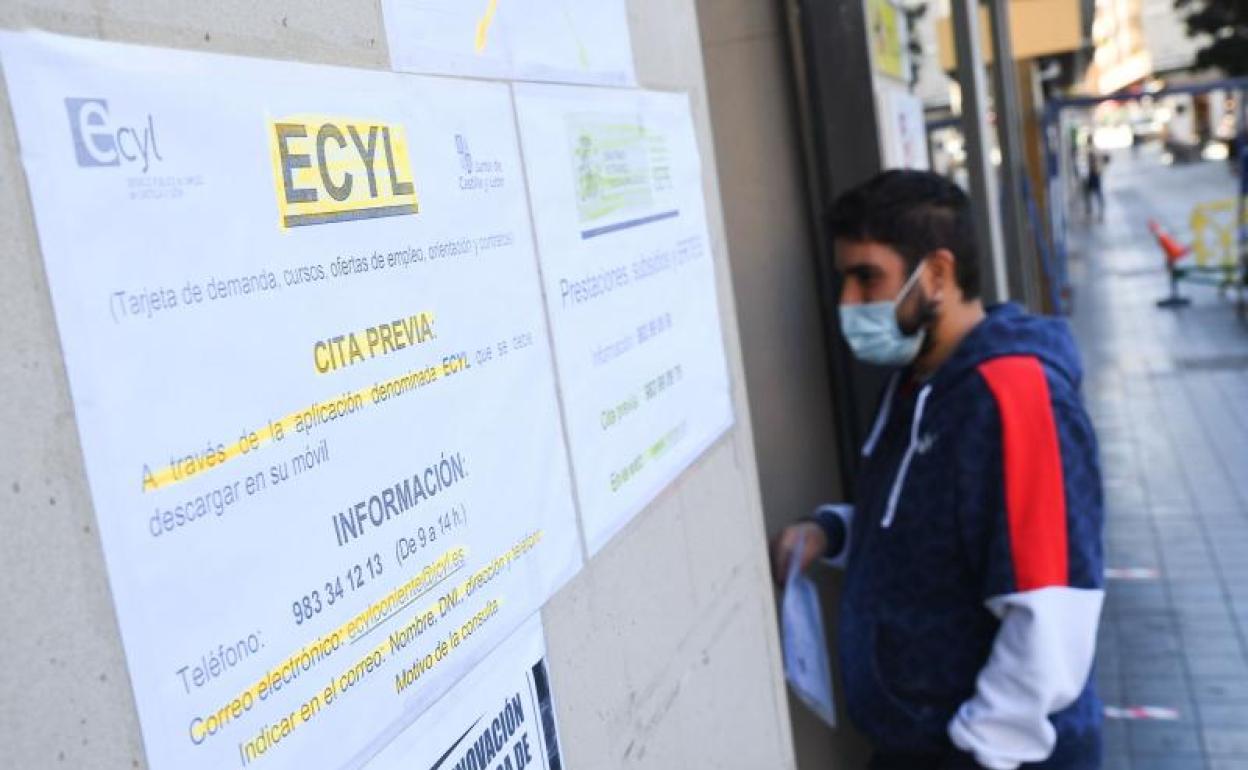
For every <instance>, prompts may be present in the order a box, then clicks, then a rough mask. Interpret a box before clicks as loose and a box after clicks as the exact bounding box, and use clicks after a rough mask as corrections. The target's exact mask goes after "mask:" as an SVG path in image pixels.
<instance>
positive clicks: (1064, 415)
mask: <svg viewBox="0 0 1248 770" xmlns="http://www.w3.org/2000/svg"><path fill="white" fill-rule="evenodd" d="M1081 376H1082V371H1081V366H1080V362H1079V355H1078V352H1077V350H1076V348H1075V344H1074V341H1073V339H1072V338H1071V335H1070V333H1069V331H1068V328H1067V326H1066V324H1065V323H1064V322H1062V321H1059V320H1055V319H1050V318H1043V317H1037V316H1032V315H1028V314H1027V313H1025V312H1024V311H1023V310H1022V309H1020V308H1019V307H1018V306H1016V305H1002V306H997V307H994V308H991V309H990V310H989V312H988V315H987V317H986V318H985V320H983V321H982V322H981V323H979V324H978V325H977V326H976V327H975V328H974V329H973V330H972V331H971V332H970V334H969V335H968V336H967V337H966V339H965V340H963V342H962V343H961V344H960V346H959V347H958V348H957V350H956V351H955V352H954V354H953V355H952V356H951V358H950V359H949V360H948V361H947V362H945V364H944V365H942V366H941V367H940V368H939V369H938V370H937V372H936V373H935V374H934V375H933V376H932V377H931V378H930V380H928V381H927V382H926V383H912V382H911V381H910V376H909V373H908V372H902V373H900V374H899V375H897V376H896V377H895V378H894V379H893V381H892V383H891V384H890V386H889V389H888V392H887V394H886V395H885V398H884V401H883V403H882V404H881V406H880V410H879V413H878V415H877V418H876V424H875V427H874V428H873V430H872V433H871V436H870V437H869V439H868V441H867V443H866V445H865V446H864V447H863V457H862V462H861V467H860V471H859V478H858V483H857V500H856V501H855V509H856V512H855V514H854V517H853V521H852V528H851V530H850V532H849V536H848V540H849V554H848V565H847V573H846V580H845V586H844V592H843V595H842V601H841V613H840V639H839V641H840V644H839V650H840V659H841V670H842V674H843V679H844V686H845V691H846V692H845V695H846V703H847V707H848V710H849V714H850V717H851V719H852V720H853V721H854V722H855V724H856V725H857V726H858V727H859V728H860V729H861V730H863V731H864V732H865V733H866V734H867V735H868V737H869V738H870V739H871V740H872V742H873V743H874V744H875V746H876V748H877V749H879V750H881V751H885V752H906V753H908V752H914V753H926V754H940V753H942V752H949V751H951V750H952V745H951V743H950V738H949V734H948V727H949V723H950V720H951V719H953V717H954V715H955V714H956V713H957V712H958V709H959V706H960V705H961V704H963V703H964V702H966V701H967V700H968V699H970V698H972V696H974V695H975V693H976V680H977V676H978V675H979V674H980V672H981V670H982V669H984V667H985V665H986V663H987V662H988V659H989V656H990V654H991V653H992V650H993V644H994V640H995V638H996V635H997V631H998V629H999V628H1000V626H1001V620H1000V618H999V617H998V615H997V614H994V612H992V611H990V609H989V608H988V606H987V605H986V602H988V601H989V600H990V599H993V598H994V597H1003V596H1008V595H1017V594H1021V593H1025V592H1029V591H1038V590H1041V589H1045V588H1055V587H1070V588H1076V589H1102V588H1103V574H1104V568H1103V557H1102V545H1101V530H1102V519H1103V510H1102V509H1103V504H1102V495H1101V484H1100V471H1099V466H1098V460H1097V447H1096V439H1095V436H1094V434H1093V430H1092V427H1091V424H1090V421H1089V419H1088V417H1087V414H1086V412H1085V410H1084V408H1083V405H1082V402H1081V398H1080V394H1079V388H1080V380H1081ZM819 522H820V523H821V524H822V525H823V526H824V529H825V531H826V532H827V534H828V536H829V544H830V546H829V554H835V553H836V552H837V551H839V550H841V547H842V546H843V545H844V541H845V539H846V529H845V525H844V523H843V522H842V521H840V520H837V519H834V518H833V517H830V516H827V515H822V516H820V517H819ZM1097 611H1099V604H1098V605H1097ZM1073 620H1075V619H1072V621H1073ZM1078 622H1086V620H1079V621H1078ZM1091 625H1092V628H1091V629H1086V630H1087V631H1088V632H1089V633H1091V634H1093V636H1094V635H1095V619H1094V618H1093V619H1091ZM1088 655H1089V657H1090V655H1091V653H1088ZM1076 688H1077V685H1076ZM1049 721H1050V723H1051V724H1052V725H1053V727H1054V728H1055V730H1056V734H1057V744H1056V748H1055V749H1054V750H1053V753H1052V754H1051V755H1050V757H1049V759H1048V760H1046V761H1044V762H1042V763H1039V764H1030V765H1025V767H1043V768H1063V770H1066V769H1068V768H1094V767H1099V744H1100V723H1101V706H1100V703H1099V700H1098V699H1097V696H1096V694H1095V692H1094V688H1093V684H1092V678H1091V677H1090V676H1089V678H1088V680H1087V682H1086V684H1084V686H1083V690H1082V693H1081V694H1079V695H1078V697H1077V698H1075V699H1074V702H1073V703H1070V705H1068V706H1066V707H1064V708H1063V709H1062V710H1060V711H1059V712H1058V713H1055V714H1052V715H1050V717H1049ZM1092 756H1095V757H1096V758H1095V761H1094V762H1093V763H1092V764H1089V763H1088V757H1092Z"/></svg>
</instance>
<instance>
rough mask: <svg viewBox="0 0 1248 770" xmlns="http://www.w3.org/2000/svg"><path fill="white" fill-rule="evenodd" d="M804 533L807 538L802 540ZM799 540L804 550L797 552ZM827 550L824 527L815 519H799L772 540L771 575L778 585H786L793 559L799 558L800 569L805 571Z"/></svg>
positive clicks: (826, 537)
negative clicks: (814, 520) (785, 581)
mask: <svg viewBox="0 0 1248 770" xmlns="http://www.w3.org/2000/svg"><path fill="white" fill-rule="evenodd" d="M803 535H804V536H805V540H802V536H803ZM799 540H800V541H802V552H801V553H795V551H796V550H797V543H798V541H799ZM827 550H828V536H827V535H825V534H824V533H823V527H820V526H819V525H818V524H816V523H814V522H813V521H799V522H798V523H796V524H790V525H789V526H787V527H785V528H784V529H783V530H781V532H780V534H779V535H776V537H775V539H774V540H772V541H771V576H772V578H773V579H774V580H775V581H776V585H784V580H785V578H786V577H788V575H789V564H790V563H791V562H792V560H793V559H798V564H799V565H800V569H801V570H802V571H803V572H805V571H806V569H807V568H808V567H810V565H811V564H812V563H814V561H815V559H818V558H819V557H820V556H823V554H824V552H825V551H827Z"/></svg>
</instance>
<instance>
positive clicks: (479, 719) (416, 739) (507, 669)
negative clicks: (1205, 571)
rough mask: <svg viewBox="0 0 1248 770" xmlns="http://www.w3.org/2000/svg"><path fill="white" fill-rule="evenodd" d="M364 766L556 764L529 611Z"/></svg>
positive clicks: (525, 767) (518, 767)
mask: <svg viewBox="0 0 1248 770" xmlns="http://www.w3.org/2000/svg"><path fill="white" fill-rule="evenodd" d="M364 767H365V768H366V770H562V768H563V760H562V757H561V754H560V752H559V735H558V730H557V729H556V725H555V709H554V702H553V699H552V696H551V687H550V677H549V674H548V672H547V668H546V648H545V642H544V640H543V639H542V625H541V620H540V616H538V615H536V614H535V615H534V616H533V618H531V619H530V620H529V621H528V622H526V623H525V624H524V625H523V626H521V627H520V629H519V630H518V631H516V632H515V633H514V634H512V636H511V638H509V639H508V640H507V641H506V642H504V643H503V644H501V645H500V646H499V647H498V649H496V650H495V651H494V652H492V653H491V654H490V656H489V657H487V658H486V659H485V660H484V661H482V662H481V663H480V664H479V665H478V666H477V667H476V668H475V669H473V670H472V671H471V672H470V673H469V674H468V675H467V676H465V677H464V678H463V679H462V680H460V682H459V683H458V684H456V685H455V687H454V689H452V690H451V691H450V692H449V693H447V694H446V695H445V696H444V697H443V698H442V700H440V701H438V702H437V704H435V705H434V706H433V707H432V708H430V709H429V710H428V711H426V712H425V713H424V715H422V716H421V717H420V719H418V720H417V721H416V723H415V724H413V725H412V726H411V727H409V728H407V729H406V730H405V731H404V732H403V733H402V734H400V735H399V736H398V737H397V738H395V739H394V740H393V741H392V742H390V743H389V744H388V745H387V746H385V748H384V749H382V750H381V752H380V753H378V754H377V755H376V756H375V757H374V758H373V759H372V761H370V762H368V764H367V765H365V766H364Z"/></svg>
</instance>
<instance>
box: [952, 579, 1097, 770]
mask: <svg viewBox="0 0 1248 770" xmlns="http://www.w3.org/2000/svg"><path fill="white" fill-rule="evenodd" d="M1104 599H1105V592H1104V591H1102V590H1099V589H1081V588H1068V587H1065V586H1054V587H1050V588H1042V589H1039V590H1036V591H1027V592H1025V593H1017V594H1007V595H1004V596H994V597H993V598H991V599H989V600H988V601H987V602H986V605H987V607H988V609H989V610H990V611H991V612H992V613H993V614H994V615H996V616H997V617H999V618H1001V628H1000V629H999V630H998V631H997V638H996V640H995V641H994V642H993V647H992V653H991V654H990V655H989V657H988V663H987V664H985V666H984V668H983V669H982V670H981V671H980V672H979V678H978V679H977V680H976V683H975V695H974V697H972V698H971V699H970V700H968V701H966V702H965V703H963V704H962V706H961V707H960V708H959V709H958V713H957V714H956V715H955V716H954V718H953V720H952V721H951V722H950V723H949V738H950V739H951V740H952V741H953V744H954V745H955V746H957V747H958V748H959V749H962V750H963V751H966V752H969V753H972V754H974V755H975V761H976V762H978V763H979V764H981V765H983V766H984V767H986V768H989V770H1014V768H1017V767H1018V766H1019V765H1021V764H1023V763H1026V762H1041V761H1043V760H1045V759H1047V758H1048V757H1049V755H1050V754H1052V753H1053V748H1054V746H1055V745H1056V744H1057V732H1056V730H1054V728H1053V725H1052V723H1051V722H1049V715H1050V714H1053V713H1055V712H1058V711H1061V710H1062V709H1064V708H1066V707H1067V706H1069V705H1070V704H1072V703H1074V702H1075V699H1077V698H1078V697H1079V694H1080V693H1082V692H1083V688H1084V686H1085V685H1086V684H1087V681H1088V677H1089V676H1090V674H1091V671H1092V660H1093V658H1094V657H1095V655H1096V629H1097V625H1098V624H1099V622H1100V614H1101V604H1102V603H1103V602H1104Z"/></svg>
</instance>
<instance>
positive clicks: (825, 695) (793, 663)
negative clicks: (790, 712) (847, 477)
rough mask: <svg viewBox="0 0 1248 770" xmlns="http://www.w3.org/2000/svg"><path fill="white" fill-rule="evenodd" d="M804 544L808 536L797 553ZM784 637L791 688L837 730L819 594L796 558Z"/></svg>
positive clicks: (783, 608) (783, 610)
mask: <svg viewBox="0 0 1248 770" xmlns="http://www.w3.org/2000/svg"><path fill="white" fill-rule="evenodd" d="M804 541H805V538H804V537H803V539H802V540H799V541H798V543H797V548H796V549H795V550H794V553H795V554H800V553H802V548H803V547H804V546H805V542H804ZM780 636H781V640H782V643H783V645H784V675H785V678H786V679H788V680H789V686H790V687H792V688H793V692H795V693H796V694H797V697H799V698H801V700H802V702H803V703H805V704H806V705H807V706H808V707H809V708H810V710H811V711H813V712H815V714H816V715H817V716H818V717H819V718H820V719H822V720H823V721H824V722H826V723H827V725H828V726H829V727H836V707H835V706H834V705H833V700H832V668H831V666H830V665H829V664H828V644H827V639H826V638H825V637H824V633H823V612H822V610H821V609H820V607H819V592H818V590H817V589H816V588H815V584H814V583H812V582H811V581H810V578H808V577H806V576H805V575H803V574H802V571H801V568H800V560H799V559H796V558H795V559H793V561H792V562H791V563H790V565H789V574H788V577H787V578H786V579H785V583H784V598H783V599H782V600H781V605H780Z"/></svg>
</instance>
